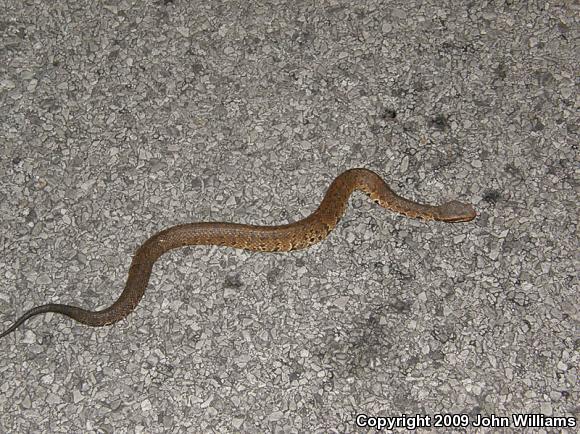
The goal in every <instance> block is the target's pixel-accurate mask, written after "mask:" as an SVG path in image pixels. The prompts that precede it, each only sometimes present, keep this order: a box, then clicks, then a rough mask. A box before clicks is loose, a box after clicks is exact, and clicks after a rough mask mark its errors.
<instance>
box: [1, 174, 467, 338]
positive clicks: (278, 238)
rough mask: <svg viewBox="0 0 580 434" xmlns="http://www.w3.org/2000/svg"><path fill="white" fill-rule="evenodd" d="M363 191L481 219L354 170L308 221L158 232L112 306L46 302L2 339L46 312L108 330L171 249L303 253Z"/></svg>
mask: <svg viewBox="0 0 580 434" xmlns="http://www.w3.org/2000/svg"><path fill="white" fill-rule="evenodd" d="M355 190H361V191H363V192H365V193H367V194H368V195H369V196H370V197H371V199H372V200H373V201H375V202H376V203H378V204H379V205H380V206H382V207H383V208H387V209H390V210H392V211H395V212H398V213H400V214H404V215H406V216H407V217H413V218H422V219H425V220H438V221H443V222H451V223H453V222H466V221H470V220H473V219H474V218H475V216H476V213H475V210H474V209H473V207H472V206H471V205H469V204H465V203H461V202H457V201H451V202H447V203H444V204H442V205H439V206H434V205H423V204H420V203H416V202H413V201H410V200H408V199H405V198H402V197H401V196H398V195H397V194H395V193H394V192H393V191H392V190H391V189H390V188H389V186H388V185H387V184H386V183H385V182H384V181H383V180H382V179H381V177H380V176H379V175H377V174H376V173H374V172H372V171H370V170H368V169H351V170H347V171H346V172H344V173H342V174H341V175H339V176H337V177H336V179H335V180H334V181H332V184H330V187H329V188H328V190H327V192H326V195H325V196H324V198H323V199H322V202H321V204H320V206H319V207H318V208H317V209H316V211H314V212H313V213H312V214H310V215H309V216H308V217H306V218H304V219H302V220H300V221H297V222H295V223H291V224H287V225H281V226H253V225H242V224H237V223H218V222H202V223H189V224H182V225H177V226H173V227H171V228H169V229H165V230H163V231H161V232H158V233H156V234H155V235H153V236H152V237H151V238H149V239H148V240H147V241H145V242H144V243H143V244H142V245H141V247H139V248H138V249H137V252H135V255H134V256H133V261H132V262H131V267H130V268H129V276H128V277H127V283H126V284H125V289H124V290H123V292H122V293H121V295H120V296H119V298H118V299H117V301H115V302H114V303H113V304H112V305H111V306H109V307H107V308H106V309H103V310H99V311H91V310H85V309H81V308H80V307H76V306H69V305H66V304H53V303H50V304H45V305H42V306H38V307H34V308H32V309H30V310H29V311H27V312H26V313H24V314H23V315H22V316H21V317H20V318H19V319H18V320H17V321H16V322H15V323H14V324H13V325H12V326H11V327H10V328H8V330H6V331H5V332H4V333H2V334H0V338H2V337H4V336H6V335H8V334H9V333H12V332H13V331H14V330H15V329H16V328H18V327H19V326H20V325H22V323H24V322H25V321H26V320H28V319H29V318H31V317H33V316H35V315H38V314H41V313H47V312H56V313H60V314H63V315H66V316H68V317H70V318H72V319H74V320H75V321H78V322H80V323H82V324H86V325H89V326H94V327H97V326H105V325H109V324H113V323H115V322H117V321H120V320H122V319H123V318H125V317H126V316H127V315H129V313H131V312H132V311H133V309H135V307H136V306H137V305H138V304H139V301H140V300H141V297H143V294H144V293H145V289H146V288H147V283H148V282H149V276H150V275H151V270H152V269H153V264H154V263H155V261H156V260H157V259H158V258H159V257H160V256H161V255H163V254H164V253H166V252H168V251H169V250H172V249H176V248H178V247H183V246H193V245H216V246H229V247H235V248H238V249H246V250H254V251H261V252H279V251H289V250H296V249H304V248H306V247H309V246H311V245H313V244H316V243H318V242H320V241H322V240H323V239H325V238H326V236H327V235H328V234H329V232H330V231H332V229H334V227H335V226H336V224H337V223H338V221H339V220H340V218H341V217H342V215H343V214H344V211H345V209H346V206H347V204H348V199H349V197H350V195H351V193H352V192H353V191H355Z"/></svg>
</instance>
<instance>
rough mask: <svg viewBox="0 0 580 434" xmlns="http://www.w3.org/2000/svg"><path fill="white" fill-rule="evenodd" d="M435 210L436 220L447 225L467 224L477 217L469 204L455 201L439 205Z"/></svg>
mask: <svg viewBox="0 0 580 434" xmlns="http://www.w3.org/2000/svg"><path fill="white" fill-rule="evenodd" d="M437 210H438V218H437V220H440V221H443V222H449V223H459V222H468V221H470V220H473V219H474V218H475V217H476V216H477V213H476V212H475V209H473V207H472V206H471V205H470V204H468V203H463V202H459V201H457V200H452V201H451V202H446V203H444V204H442V205H439V206H438V207H437Z"/></svg>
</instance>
